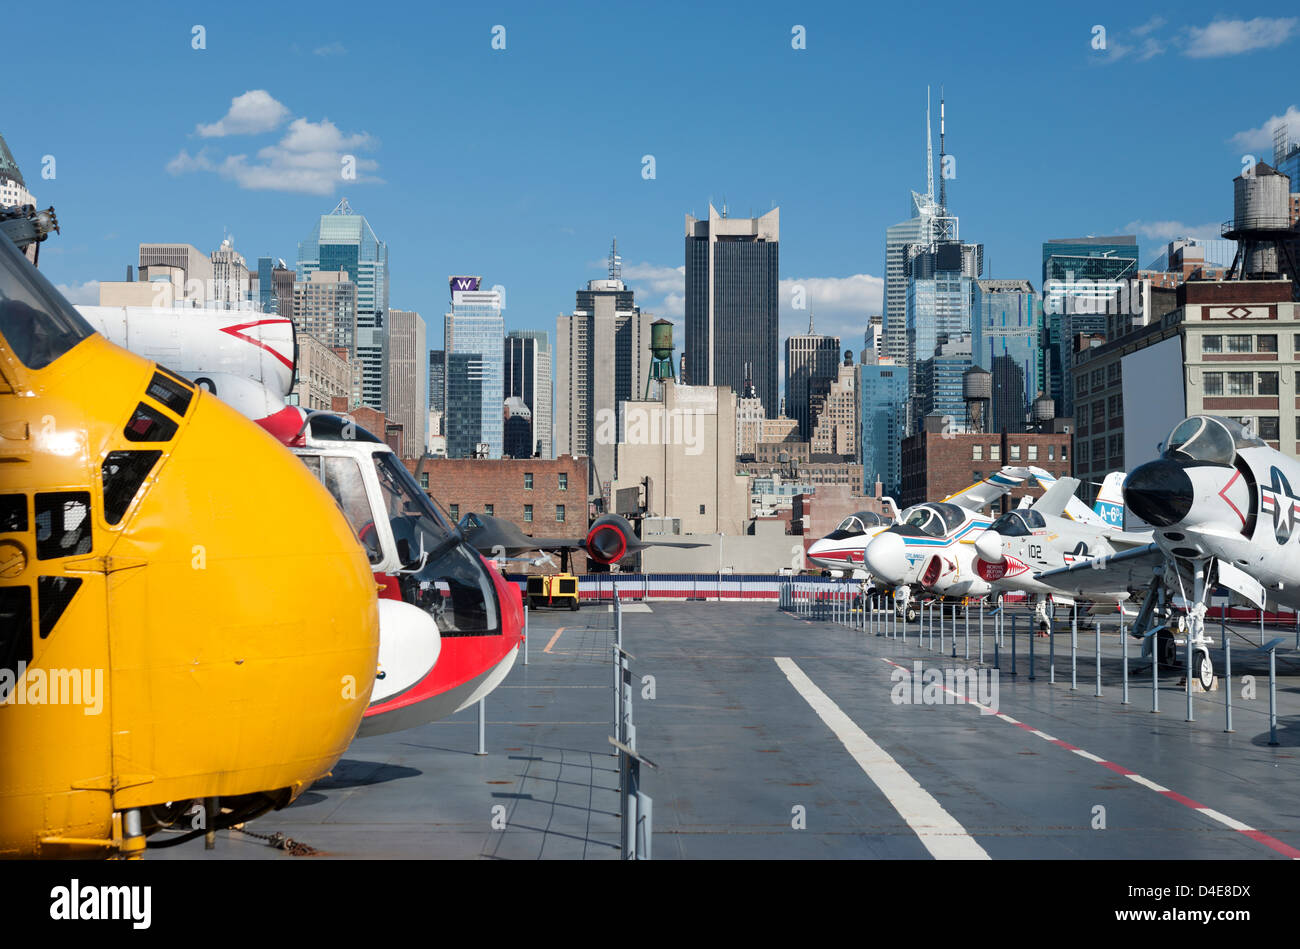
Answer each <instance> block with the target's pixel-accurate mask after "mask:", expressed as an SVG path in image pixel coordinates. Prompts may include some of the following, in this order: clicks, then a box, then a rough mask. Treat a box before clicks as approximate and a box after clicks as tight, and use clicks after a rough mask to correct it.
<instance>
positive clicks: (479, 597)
mask: <svg viewBox="0 0 1300 949" xmlns="http://www.w3.org/2000/svg"><path fill="white" fill-rule="evenodd" d="M374 460H375V469H376V471H377V472H378V474H379V487H380V491H381V493H382V494H383V497H384V506H385V508H386V510H385V514H386V515H387V517H388V523H389V525H390V527H391V528H392V531H393V538H394V540H395V541H396V542H397V546H398V553H399V555H400V556H401V557H402V559H403V560H404V565H403V568H402V570H401V571H400V572H399V574H398V583H399V585H400V586H401V592H402V599H403V600H405V601H406V602H407V603H411V604H414V605H415V606H418V607H420V608H421V609H423V610H425V611H427V612H428V613H429V614H430V615H432V616H433V618H434V620H435V621H436V622H437V624H438V631H439V632H440V633H442V635H444V636H457V635H459V636H474V635H482V634H484V633H496V632H500V628H501V621H500V617H499V615H498V613H497V601H496V591H495V589H494V587H493V584H492V578H491V577H490V576H489V575H488V568H487V566H485V565H484V563H483V561H482V559H480V557H479V556H478V554H477V553H475V552H474V550H473V549H472V548H470V547H469V546H468V545H467V544H464V543H460V542H455V543H451V544H450V545H448V544H447V543H446V541H448V540H449V539H452V537H453V535H452V532H451V528H449V527H448V526H447V523H446V521H444V520H443V519H442V515H440V514H439V513H438V511H437V509H436V508H435V507H434V506H433V502H432V501H430V500H429V498H428V496H427V495H426V494H425V493H424V491H423V490H421V489H420V487H419V485H417V484H416V483H415V479H414V478H413V477H411V473H410V472H409V471H407V470H406V467H405V466H404V465H402V464H401V463H400V462H399V461H397V459H396V458H395V457H393V456H392V455H390V454H378V455H375V456H374Z"/></svg>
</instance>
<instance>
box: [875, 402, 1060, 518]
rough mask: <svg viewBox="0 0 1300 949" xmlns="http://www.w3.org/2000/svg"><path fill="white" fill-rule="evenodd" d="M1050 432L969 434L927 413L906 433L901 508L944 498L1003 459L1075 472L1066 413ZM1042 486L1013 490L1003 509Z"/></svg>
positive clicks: (1038, 492) (995, 467) (1052, 470)
mask: <svg viewBox="0 0 1300 949" xmlns="http://www.w3.org/2000/svg"><path fill="white" fill-rule="evenodd" d="M1052 427H1053V428H1055V429H1058V430H1056V431H1048V432H1014V433H1007V432H1003V433H1002V434H998V433H991V434H974V433H972V434H965V433H961V434H958V433H953V432H944V431H943V419H942V418H938V417H929V418H926V419H925V427H924V429H923V430H922V431H920V432H917V433H916V434H915V435H909V436H908V437H907V438H905V439H903V464H902V467H903V490H902V497H900V498H898V504H899V507H900V508H906V507H911V506H912V505H913V504H920V503H921V502H922V501H940V500H943V499H944V498H946V497H948V496H949V495H950V494H956V493H957V492H958V491H961V490H962V489H963V488H967V487H969V486H970V485H972V484H974V483H975V482H976V481H982V480H983V479H984V478H987V477H988V476H989V475H991V474H992V473H993V472H995V471H997V470H998V469H999V468H1002V467H1004V466H1005V465H1033V466H1034V467H1037V468H1042V469H1043V470H1044V471H1047V472H1048V473H1050V474H1053V475H1055V476H1056V477H1058V478H1060V477H1065V476H1068V475H1069V474H1070V473H1071V467H1070V465H1071V461H1070V455H1071V454H1072V448H1073V446H1072V440H1073V435H1071V433H1070V431H1069V429H1070V428H1072V427H1073V426H1072V425H1071V424H1070V421H1069V420H1068V419H1057V420H1056V421H1055V422H1054V423H1053V424H1052ZM1042 493H1043V492H1042V489H1041V488H1039V487H1038V486H1037V485H1030V486H1025V487H1021V488H1016V489H1014V490H1012V491H1011V492H1010V493H1009V494H1008V495H1007V497H1006V498H1004V499H1003V510H1010V509H1011V508H1013V507H1015V506H1016V504H1017V503H1018V502H1019V499H1020V498H1022V497H1024V496H1026V495H1028V496H1030V497H1038V496H1040V495H1041V494H1042Z"/></svg>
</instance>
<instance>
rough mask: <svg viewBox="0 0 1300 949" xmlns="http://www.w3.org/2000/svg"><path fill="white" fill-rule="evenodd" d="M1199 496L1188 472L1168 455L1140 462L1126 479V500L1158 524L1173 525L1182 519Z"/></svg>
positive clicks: (1136, 512) (1145, 518)
mask: <svg viewBox="0 0 1300 949" xmlns="http://www.w3.org/2000/svg"><path fill="white" fill-rule="evenodd" d="M1195 498H1196V491H1195V489H1194V488H1193V487H1192V479H1191V478H1189V477H1188V476H1187V472H1186V471H1184V470H1183V468H1182V466H1181V465H1180V464H1178V463H1177V462H1175V461H1170V460H1168V459H1166V458H1161V459H1160V460H1158V461H1148V462H1147V463H1146V464H1144V465H1139V466H1138V467H1137V468H1134V469H1133V471H1132V473H1130V474H1129V476H1128V478H1127V479H1126V480H1125V481H1124V503H1125V504H1127V505H1128V506H1129V507H1130V508H1132V510H1133V513H1135V514H1136V515H1137V516H1138V517H1140V518H1142V520H1144V521H1146V522H1147V523H1148V524H1152V525H1154V526H1155V527H1172V526H1173V525H1174V524H1177V523H1179V522H1180V521H1182V520H1183V518H1185V517H1187V512H1188V511H1190V510H1191V509H1192V501H1194V500H1195Z"/></svg>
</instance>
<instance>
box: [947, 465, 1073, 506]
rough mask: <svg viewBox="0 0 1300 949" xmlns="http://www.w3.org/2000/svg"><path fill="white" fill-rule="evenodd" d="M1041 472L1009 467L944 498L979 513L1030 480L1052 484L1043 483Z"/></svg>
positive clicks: (1045, 482)
mask: <svg viewBox="0 0 1300 949" xmlns="http://www.w3.org/2000/svg"><path fill="white" fill-rule="evenodd" d="M1040 470H1041V469H1038V468H1019V467H1014V466H1008V467H1006V468H1003V469H1002V470H1000V471H995V472H993V474H991V475H989V476H988V477H987V478H985V479H984V480H983V481H977V482H975V484H972V485H971V486H970V487H969V488H963V489H962V490H961V491H958V492H957V493H956V494H950V495H948V497H946V498H944V501H946V502H948V503H949V504H956V505H957V506H958V507H964V508H966V510H968V511H978V510H981V509H982V508H986V507H988V506H989V505H990V504H992V503H993V502H994V501H997V500H998V499H1000V498H1001V497H1002V496H1003V495H1004V494H1006V493H1007V492H1008V491H1010V490H1011V489H1012V488H1016V487H1019V486H1020V485H1022V484H1024V483H1025V482H1026V481H1027V480H1029V479H1030V478H1034V479H1036V480H1039V483H1040V484H1043V485H1044V486H1046V485H1048V484H1050V483H1051V481H1043V480H1041V479H1040V478H1039V474H1038V472H1039V471H1040ZM1042 474H1043V475H1045V476H1047V477H1048V478H1050V477H1051V476H1050V475H1047V472H1045V471H1044V472H1042ZM1052 480H1055V479H1052Z"/></svg>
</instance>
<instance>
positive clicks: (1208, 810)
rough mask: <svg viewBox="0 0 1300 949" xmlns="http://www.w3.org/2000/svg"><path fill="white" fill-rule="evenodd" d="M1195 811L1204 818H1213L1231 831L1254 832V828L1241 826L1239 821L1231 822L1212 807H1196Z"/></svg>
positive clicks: (1229, 818) (1231, 820) (1246, 825)
mask: <svg viewBox="0 0 1300 949" xmlns="http://www.w3.org/2000/svg"><path fill="white" fill-rule="evenodd" d="M1197 810H1198V811H1200V812H1201V813H1202V814H1204V815H1205V816H1206V817H1210V818H1213V819H1214V820H1217V821H1218V822H1219V823H1220V824H1226V825H1227V826H1229V827H1231V828H1232V829H1233V830H1254V829H1255V828H1254V827H1251V826H1250V825H1249V824H1243V823H1242V822H1241V821H1239V820H1233V819H1232V818H1231V817H1229V816H1228V815H1227V814H1223V813H1220V812H1219V811H1216V810H1215V809H1214V808H1212V807H1198V808H1197Z"/></svg>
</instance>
